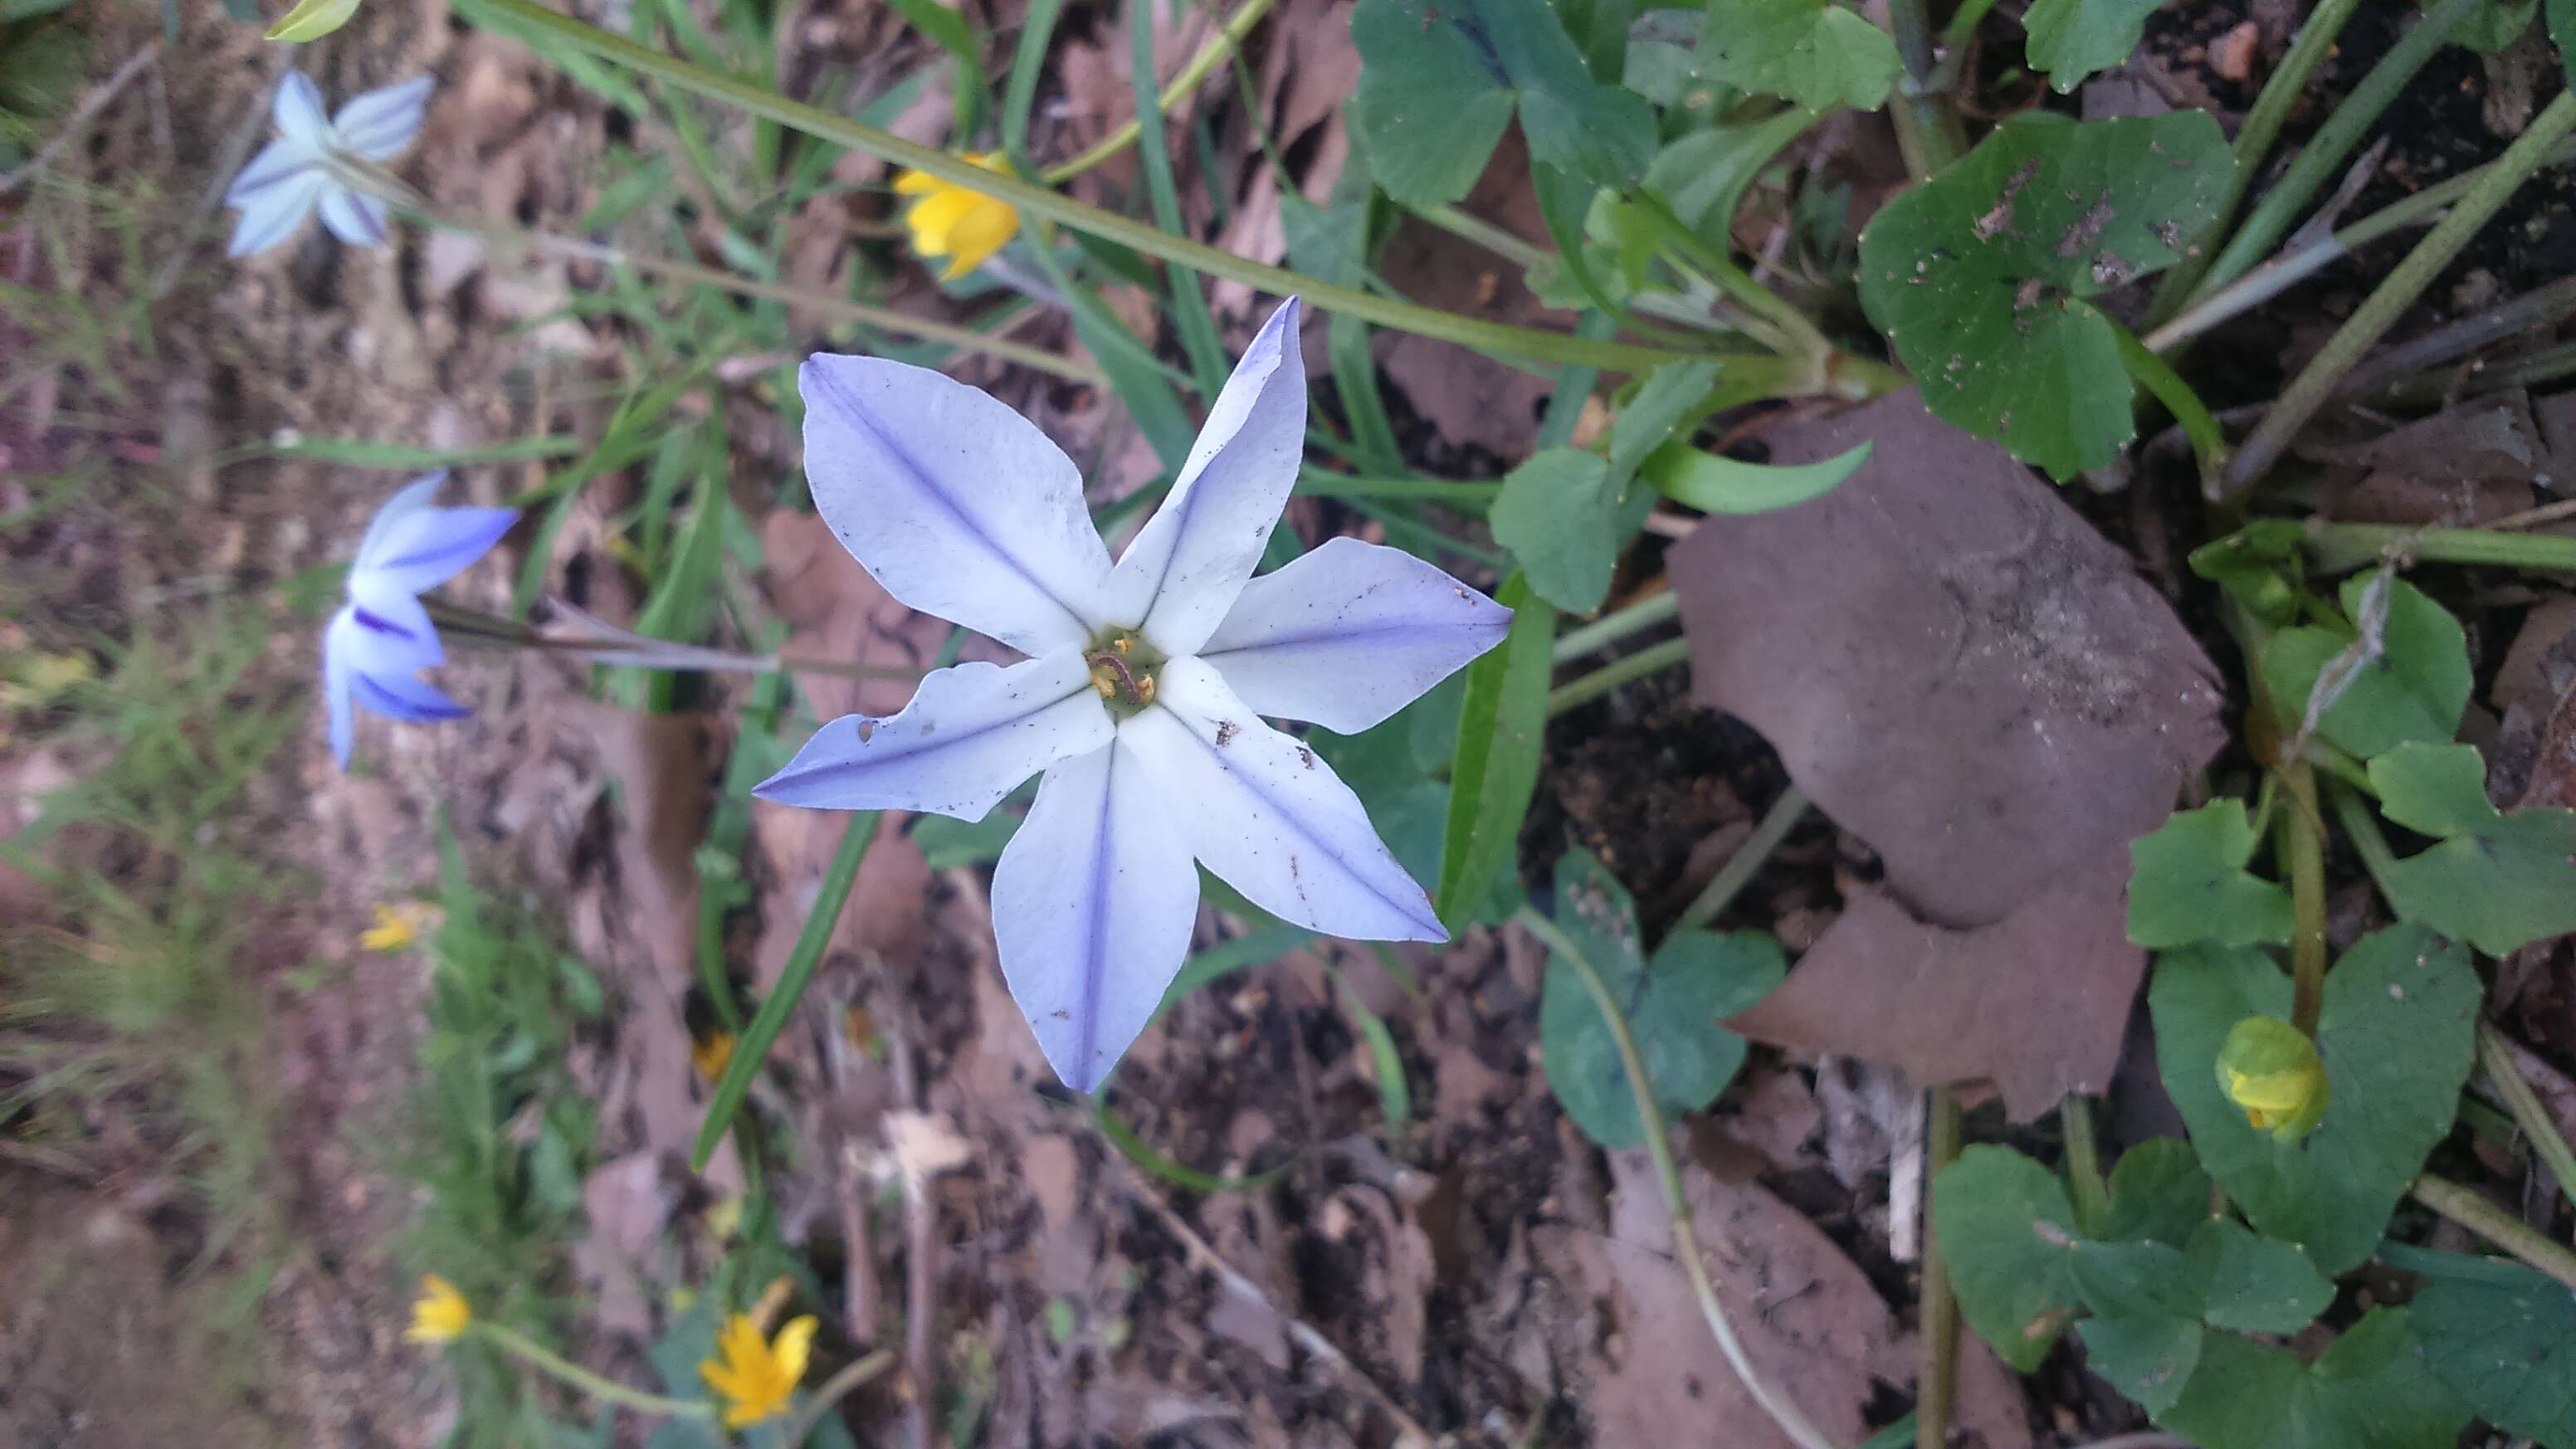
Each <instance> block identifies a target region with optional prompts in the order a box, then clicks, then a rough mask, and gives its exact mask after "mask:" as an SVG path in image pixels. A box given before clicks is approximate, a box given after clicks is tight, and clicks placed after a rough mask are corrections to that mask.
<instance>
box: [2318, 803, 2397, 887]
mask: <svg viewBox="0 0 2576 1449" xmlns="http://www.w3.org/2000/svg"><path fill="white" fill-rule="evenodd" d="M2363 778H2364V779H2367V778H2368V776H2366V775H2365V776H2364V777H2363ZM2326 798H2327V800H2328V801H2329V802H2331V803H2332V804H2333V806H2334V812H2335V823H2336V824H2338V825H2341V826H2342V827H2343V833H2344V834H2345V835H2346V836H2347V837H2349V838H2350V839H2351V841H2352V848H2353V853H2354V854H2356V855H2358V856H2360V857H2361V867H2362V869H2363V870H2364V871H2365V872H2367V873H2368V874H2369V876H2370V879H2371V883H2372V884H2373V885H2376V886H2377V887H2379V893H2380V894H2381V895H2382V896H2385V895H2387V894H2388V868H2389V867H2390V866H2393V865H2395V864H2396V863H2397V852H2396V851H2393V850H2391V849H2389V848H2388V836H2387V835H2386V834H2385V833H2383V832H2382V831H2381V830H2380V828H2379V817H2378V816H2377V815H2375V814H2373V813H2372V812H2371V808H2370V806H2369V804H2368V803H2367V802H2365V801H2364V799H2363V798H2362V793H2361V791H2360V789H2359V788H2357V787H2356V786H2354V785H2352V784H2351V783H2349V782H2347V781H2344V780H2340V779H2337V780H2332V781H2329V782H2328V783H2327V785H2326Z"/></svg>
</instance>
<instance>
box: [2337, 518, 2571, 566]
mask: <svg viewBox="0 0 2576 1449" xmlns="http://www.w3.org/2000/svg"><path fill="white" fill-rule="evenodd" d="M2391 553H2394V554H2396V555H2397V556H2398V557H2400V558H2405V559H2412V560H2414V561H2416V562H2418V563H2446V564H2484V565H2489V566H2492V567H2496V568H2510V569H2532V570H2536V571H2538V572H2542V573H2570V572H2576V538H2569V537H2567V536H2565V535H2563V534H2556V533H2515V532H2512V531H2510V530H2506V529H2496V528H2401V527H2399V526H2397V525H2396V524H2391V523H2317V524H2311V525H2309V528H2308V557H2309V561H2310V562H2312V563H2314V564H2315V565H2316V568H2317V571H2318V572H2319V573H2327V574H2339V573H2348V572H2350V571H2352V570H2353V569H2357V568H2363V567H2366V566H2368V565H2371V564H2375V563H2377V562H2379V561H2380V559H2382V558H2384V557H2386V556H2388V555H2389V554H2391Z"/></svg>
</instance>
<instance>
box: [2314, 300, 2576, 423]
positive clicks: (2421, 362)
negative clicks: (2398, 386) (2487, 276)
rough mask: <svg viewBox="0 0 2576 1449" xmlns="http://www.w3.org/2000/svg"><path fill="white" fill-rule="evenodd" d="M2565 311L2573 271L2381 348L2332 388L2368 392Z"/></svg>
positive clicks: (2570, 306) (2574, 305) (2572, 305)
mask: <svg viewBox="0 0 2576 1449" xmlns="http://www.w3.org/2000/svg"><path fill="white" fill-rule="evenodd" d="M2570 312H2576V277H2561V278H2559V279H2558V280H2557V281H2555V282H2550V283H2548V284H2546V285H2543V286H2538V287H2534V288H2532V289H2531V290H2530V291H2528V292H2525V293H2523V294H2522V295H2521V296H2518V297H2514V298H2511V299H2509V300H2507V301H2504V302H2500V303H2498V304H2496V305H2495V306H2492V307H2488V308H2485V309H2483V310H2481V311H2479V312H2476V313H2474V314H2472V315H2470V316H2467V317H2463V318H2461V319H2460V320H2459V321H2457V322H2453V323H2451V324H2449V325H2448V326H2444V327H2437V328H2434V329H2433V330H2432V331H2430V332H2427V333H2425V334H2424V335H2423V336H2421V337H2412V338H2408V339H2407V340H2406V341H2404V342H2401V343H2399V344H2398V345H2396V346H2394V347H2391V348H2388V349H2386V350H2385V351H2383V352H2381V353H2379V354H2378V355H2377V356H2375V357H2373V358H2371V359H2370V360H2369V361H2368V362H2365V363H2363V364H2361V365H2360V366H2359V367H2356V368H2354V369H2353V370H2352V372H2351V374H2350V375H2349V376H2347V377H2346V378H2345V379H2344V380H2343V386H2341V387H2339V388H2337V389H2335V393H2336V395H2337V396H2339V397H2349V396H2355V395H2364V394H2368V393H2371V392H2374V391H2376V390H2378V389H2380V388H2382V387H2385V386H2387V385H2388V384H2389V383H2391V382H2393V381H2396V380H2397V379H2399V378H2402V377H2405V376H2408V375H2410V374H2413V373H2419V372H2423V371H2425V370H2426V369H2428V368H2435V367H2440V366H2442V365H2443V364H2445V363H2447V362H2450V361H2452V360H2454V359H2456V358H2461V357H2465V356H2467V355H2468V354H2470V353H2472V352H2475V351H2477V350H2478V349H2479V348H2481V347H2486V346H2490V345H2492V344H2494V343H2498V342H2502V341H2504V340H2505V339H2506V338H2508V337H2513V336H2516V335H2518V334H2520V333H2523V332H2526V331H2530V330H2531V329H2534V328H2541V327H2547V326H2549V325H2551V324H2552V323H2555V322H2557V321H2559V320H2560V319H2561V318H2564V317H2565V316H2567V314H2568V313H2570Z"/></svg>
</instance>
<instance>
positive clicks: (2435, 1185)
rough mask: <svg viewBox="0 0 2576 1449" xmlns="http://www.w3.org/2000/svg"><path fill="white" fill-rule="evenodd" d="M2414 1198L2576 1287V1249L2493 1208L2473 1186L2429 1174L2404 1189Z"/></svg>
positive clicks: (2501, 1209)
mask: <svg viewBox="0 0 2576 1449" xmlns="http://www.w3.org/2000/svg"><path fill="white" fill-rule="evenodd" d="M2406 1195H2407V1196H2408V1197H2411V1198H2413V1199H2415V1201H2417V1202H2419V1203H2421V1204H2423V1205H2424V1206H2426V1207H2428V1208H2431V1209H2432V1210H2433V1211H2435V1212H2437V1213H2440V1214H2441V1215H2442V1216H2444V1217H2446V1218H2449V1219H2450V1220H2451V1221H2453V1222H2455V1223H2458V1224H2459V1225H2460V1226H2461V1227H2464V1228H2467V1229H2468V1230H2469V1231H2470V1232H2473V1233H2475V1234H2477V1235H2478V1236H2479V1237H2481V1238H2484V1239H2486V1240H2487V1241H2488V1242H2490V1243H2493V1244H2495V1245H2496V1246H2497V1247H2499V1248H2502V1249H2504V1250H2505V1251H2506V1252H2508V1253H2511V1254H2513V1255H2514V1256H2515V1257H2517V1258H2520V1259H2521V1260H2522V1261H2523V1262H2525V1263H2527V1264H2529V1265H2530V1266H2532V1267H2534V1268H2537V1269H2539V1270H2540V1271H2541V1272H2543V1273H2546V1274H2548V1275H2549V1276H2550V1277H2552V1278H2555V1279H2557V1280H2558V1281H2559V1282H2561V1283H2564V1284H2566V1285H2567V1286H2568V1287H2570V1288H2576V1252H2570V1251H2568V1250H2567V1249H2566V1248H2565V1247H2563V1246H2561V1245H2560V1244H2558V1243H2556V1242H2553V1241H2551V1240H2550V1239H2548V1238H2545V1237H2542V1236H2541V1235H2540V1233H2539V1232H2538V1231H2537V1230H2536V1229H2534V1228H2533V1227H2532V1226H2531V1225H2530V1224H2528V1223H2525V1222H2524V1221H2523V1220H2522V1219H2520V1218H2518V1217H2515V1216H2514V1215H2513V1214H2511V1213H2509V1212H2506V1211H2505V1210H2504V1209H2503V1208H2500V1207H2497V1206H2496V1205H2495V1204H2494V1203H2491V1202H2489V1201H2487V1200H2486V1199H2485V1198H2484V1197H2482V1196H2480V1195H2479V1194H2478V1193H2477V1191H2476V1190H2475V1189H2472V1188H2468V1187H2463V1186H2461V1185H2460V1184H2459V1183H2456V1182H2453V1181H2451V1180H2450V1179H2449V1178H2445V1177H2436V1176H2434V1175H2433V1174H2431V1173H2429V1172H2428V1173H2425V1174H2424V1175H2423V1176H2421V1177H2419V1178H2417V1179H2415V1181H2414V1184H2413V1185H2412V1186H2410V1187H2408V1188H2407V1189H2406Z"/></svg>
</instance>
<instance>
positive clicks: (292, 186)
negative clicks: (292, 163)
mask: <svg viewBox="0 0 2576 1449" xmlns="http://www.w3.org/2000/svg"><path fill="white" fill-rule="evenodd" d="M330 187H331V178H330V177H328V176H325V175H324V174H322V172H321V171H319V170H305V171H298V172H295V173H293V174H291V175H289V176H287V177H285V178H284V179H282V180H279V181H277V182H276V183H274V184H273V185H268V186H263V187H261V188H260V189H259V190H258V191H257V192H256V193H255V194H253V195H252V196H251V197H250V198H249V199H248V200H246V201H244V202H242V203H241V220H240V221H238V222H235V223H234V224H233V239H232V241H231V243H230V244H229V245H227V246H226V247H225V248H224V253H225V255H227V256H234V257H246V256H250V255H253V254H254V253H258V252H264V251H267V250H268V249H269V248H270V247H273V246H275V245H277V244H278V243H279V242H282V241H284V240H286V239H287V238H288V237H291V236H293V235H295V229H296V228H297V227H299V226H302V225H303V224H304V218H306V217H308V216H310V215H312V214H313V205H314V203H315V202H318V201H320V200H321V199H322V194H323V193H324V192H325V191H328V190H329V189H330Z"/></svg>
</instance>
